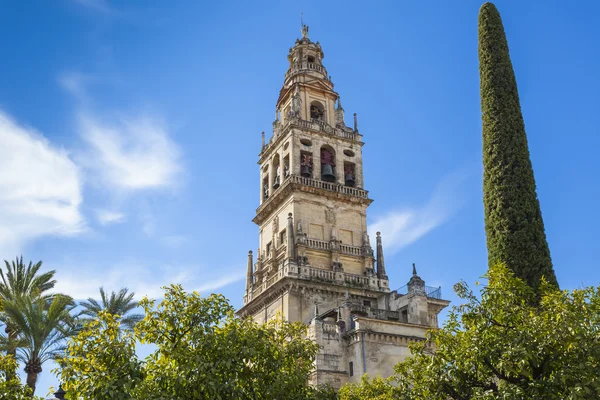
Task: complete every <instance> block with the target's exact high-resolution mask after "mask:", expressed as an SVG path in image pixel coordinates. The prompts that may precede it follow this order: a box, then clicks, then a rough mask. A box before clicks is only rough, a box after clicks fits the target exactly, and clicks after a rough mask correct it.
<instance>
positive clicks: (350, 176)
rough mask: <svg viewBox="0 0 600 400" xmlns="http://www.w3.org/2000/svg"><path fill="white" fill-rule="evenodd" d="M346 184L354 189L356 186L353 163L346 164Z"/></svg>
mask: <svg viewBox="0 0 600 400" xmlns="http://www.w3.org/2000/svg"><path fill="white" fill-rule="evenodd" d="M344 184H345V185H346V186H352V187H354V185H356V173H355V167H354V164H353V163H349V162H344Z"/></svg>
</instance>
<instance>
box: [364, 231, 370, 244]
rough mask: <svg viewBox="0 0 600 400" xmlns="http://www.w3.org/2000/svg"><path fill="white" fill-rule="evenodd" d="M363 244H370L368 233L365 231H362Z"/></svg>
mask: <svg viewBox="0 0 600 400" xmlns="http://www.w3.org/2000/svg"><path fill="white" fill-rule="evenodd" d="M363 246H367V247H370V246H371V239H370V238H369V234H368V233H367V231H365V232H364V233H363Z"/></svg>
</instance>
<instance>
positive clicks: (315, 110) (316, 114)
mask: <svg viewBox="0 0 600 400" xmlns="http://www.w3.org/2000/svg"><path fill="white" fill-rule="evenodd" d="M310 119H311V121H313V122H324V121H325V107H324V106H323V104H321V103H320V102H318V101H313V102H312V103H310Z"/></svg>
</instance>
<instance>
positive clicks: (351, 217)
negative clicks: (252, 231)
mask: <svg viewBox="0 0 600 400" xmlns="http://www.w3.org/2000/svg"><path fill="white" fill-rule="evenodd" d="M323 57H324V55H323V52H322V49H321V46H320V45H319V44H316V43H313V42H311V41H310V39H309V38H308V37H307V36H305V37H303V38H302V39H300V40H298V41H297V42H296V45H295V46H294V47H293V48H292V49H290V53H289V56H288V59H289V61H290V68H289V70H288V72H287V73H286V75H285V80H284V85H283V88H282V90H281V92H280V96H279V99H278V101H277V113H276V114H277V120H276V121H275V122H274V123H273V136H272V137H271V139H270V140H269V142H268V143H266V144H264V146H263V147H262V149H261V152H260V155H259V166H260V193H261V195H260V206H259V207H258V209H257V212H256V217H255V218H254V220H253V221H254V222H255V223H256V224H257V225H259V227H260V234H259V251H258V254H257V260H256V264H255V267H254V268H251V266H248V268H247V269H248V271H249V277H248V278H247V279H249V280H251V282H248V284H247V286H246V287H247V289H246V293H245V295H244V306H243V307H242V308H241V309H240V310H239V311H238V315H241V316H250V317H252V318H254V319H255V320H256V321H258V322H265V321H267V320H268V319H270V318H274V317H275V316H276V315H277V314H278V313H280V314H281V315H282V316H283V318H285V319H287V320H290V321H302V322H304V323H306V324H308V325H309V335H310V337H312V338H313V339H314V340H315V341H316V342H318V343H319V344H320V345H321V346H322V349H321V351H320V353H319V355H318V357H317V359H316V361H315V362H316V370H315V373H314V374H313V376H312V377H311V383H312V384H323V383H329V384H331V385H333V386H334V387H336V388H339V387H340V386H341V385H343V384H344V383H346V382H356V381H358V380H359V379H360V377H361V376H362V375H363V373H367V374H369V375H373V376H374V375H380V376H389V375H391V374H392V373H393V367H394V365H395V364H396V363H398V362H399V361H401V360H403V359H404V358H405V357H407V356H408V355H409V350H408V344H409V343H410V342H411V341H414V340H423V339H424V337H425V332H426V330H427V329H429V328H432V327H437V323H438V322H437V315H438V313H439V312H440V311H441V310H442V309H443V308H444V307H446V306H447V305H448V301H445V300H441V299H439V298H438V297H440V296H438V295H436V296H437V297H436V296H433V295H430V296H428V290H427V288H426V287H425V282H424V281H423V280H422V279H421V278H419V277H418V276H417V275H416V270H415V273H414V275H413V278H412V279H411V281H410V284H409V289H410V290H407V291H406V293H399V292H397V291H390V287H389V281H388V277H387V275H386V267H387V270H388V271H389V270H390V269H391V268H393V266H389V265H388V266H386V267H384V264H383V250H382V247H381V243H382V242H381V238H380V237H379V236H378V238H377V243H378V244H379V247H380V248H379V251H378V253H379V257H380V263H379V266H378V271H377V273H376V272H375V258H374V257H373V255H374V251H373V248H372V247H371V241H370V239H369V237H368V235H367V222H366V221H367V207H368V206H369V204H371V202H372V200H371V199H369V197H368V192H367V191H366V190H365V189H364V178H363V164H362V145H363V142H362V135H360V134H359V133H358V131H357V130H356V128H355V129H352V128H349V127H346V126H345V123H344V121H343V115H344V113H343V109H341V103H338V109H337V111H336V107H335V106H336V102H337V101H338V100H339V96H338V94H337V93H336V92H335V91H334V90H333V83H332V82H331V80H330V79H329V77H328V75H327V71H326V69H325V67H324V66H323V65H322V59H323ZM322 149H326V150H327V152H329V153H327V152H326V153H322ZM322 154H324V158H323V159H322V157H321V155H322ZM332 154H333V157H332V156H331V155H332ZM322 163H329V165H330V166H331V167H332V168H331V169H332V171H333V173H334V175H335V182H328V181H324V180H323V179H321V178H322V177H321V170H322V168H321V167H322V165H321V164H322ZM303 167H304V168H303ZM282 171H283V172H282ZM347 174H350V175H351V177H352V179H346V178H348V177H347V176H346V175H347ZM303 175H304V176H303ZM305 175H309V176H305ZM347 182H350V183H351V184H350V185H346V183H347ZM265 187H266V190H265ZM265 194H267V195H268V197H267V196H265ZM290 214H291V218H290V217H289V216H290ZM284 221H285V222H284ZM290 229H292V230H294V232H288V231H287V230H290ZM383 233H384V234H385V232H383ZM290 240H293V243H290ZM390 267H391V268H390ZM252 271H254V272H253V276H252V275H251V273H252ZM431 293H433V291H431ZM436 293H439V292H436Z"/></svg>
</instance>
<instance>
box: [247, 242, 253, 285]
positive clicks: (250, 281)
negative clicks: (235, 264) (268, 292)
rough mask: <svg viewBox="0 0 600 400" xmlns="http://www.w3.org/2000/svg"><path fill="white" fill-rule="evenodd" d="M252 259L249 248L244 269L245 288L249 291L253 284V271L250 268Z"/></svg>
mask: <svg viewBox="0 0 600 400" xmlns="http://www.w3.org/2000/svg"><path fill="white" fill-rule="evenodd" d="M253 264H254V263H253V261H252V250H250V251H249V252H248V269H247V271H246V290H247V291H249V290H251V289H252V286H253V284H254V282H253V278H252V277H253V275H254V271H253V270H252V269H253V268H252V266H253Z"/></svg>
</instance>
